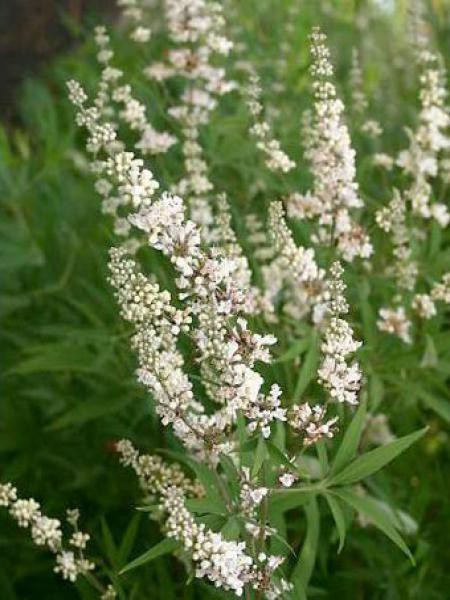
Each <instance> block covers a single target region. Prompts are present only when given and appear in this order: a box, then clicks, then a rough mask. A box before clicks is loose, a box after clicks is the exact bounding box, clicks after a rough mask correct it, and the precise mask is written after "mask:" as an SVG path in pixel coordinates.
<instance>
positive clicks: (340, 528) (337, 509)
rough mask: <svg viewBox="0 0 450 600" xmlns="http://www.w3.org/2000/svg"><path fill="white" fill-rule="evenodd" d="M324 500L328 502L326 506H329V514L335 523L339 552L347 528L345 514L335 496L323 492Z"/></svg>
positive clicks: (342, 545)
mask: <svg viewBox="0 0 450 600" xmlns="http://www.w3.org/2000/svg"><path fill="white" fill-rule="evenodd" d="M324 496H325V499H326V501H327V502H328V506H329V507H330V511H331V514H332V515H333V519H334V522H335V524H336V529H337V532H338V535H339V547H338V554H339V553H340V552H341V550H342V548H343V547H344V544H345V534H346V530H347V526H346V524H345V516H344V511H343V510H342V507H341V505H340V502H339V500H338V499H337V498H334V497H333V496H332V495H331V494H328V493H325V494H324Z"/></svg>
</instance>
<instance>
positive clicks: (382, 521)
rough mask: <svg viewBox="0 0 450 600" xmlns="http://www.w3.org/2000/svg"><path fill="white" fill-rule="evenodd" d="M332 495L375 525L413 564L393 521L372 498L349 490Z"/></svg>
mask: <svg viewBox="0 0 450 600" xmlns="http://www.w3.org/2000/svg"><path fill="white" fill-rule="evenodd" d="M333 494H335V495H336V496H337V497H338V498H340V499H341V500H343V501H344V502H346V503H347V504H349V505H350V506H351V507H352V508H354V509H355V510H356V511H358V512H360V513H361V514H363V515H364V516H366V517H367V518H368V519H369V520H370V521H371V522H372V523H373V525H375V527H377V528H378V529H380V531H382V532H383V533H384V534H385V535H386V536H387V537H388V538H389V539H390V540H392V541H393V542H394V544H396V545H397V546H398V547H399V548H400V550H402V552H404V553H405V554H406V556H407V557H408V558H409V559H410V560H411V562H412V563H413V564H414V557H413V555H412V554H411V552H410V550H409V548H408V546H407V545H406V544H405V542H404V540H403V538H402V537H401V535H400V534H399V533H398V531H397V530H396V529H395V526H396V523H395V521H393V520H392V518H391V517H390V515H389V513H387V512H385V511H384V510H382V509H381V508H380V506H379V505H378V504H377V502H376V501H375V500H374V498H372V497H371V496H369V495H359V494H356V493H355V492H354V491H353V490H352V489H350V488H343V489H338V490H333Z"/></svg>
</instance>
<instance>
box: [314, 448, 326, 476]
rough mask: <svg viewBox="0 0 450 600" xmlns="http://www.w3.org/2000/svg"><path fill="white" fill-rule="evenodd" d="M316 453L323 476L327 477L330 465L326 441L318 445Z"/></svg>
mask: <svg viewBox="0 0 450 600" xmlns="http://www.w3.org/2000/svg"><path fill="white" fill-rule="evenodd" d="M316 452H317V457H318V459H319V464H320V471H321V476H322V477H325V475H326V474H327V473H328V469H329V464H328V452H327V446H326V443H325V440H320V441H319V442H317V444H316Z"/></svg>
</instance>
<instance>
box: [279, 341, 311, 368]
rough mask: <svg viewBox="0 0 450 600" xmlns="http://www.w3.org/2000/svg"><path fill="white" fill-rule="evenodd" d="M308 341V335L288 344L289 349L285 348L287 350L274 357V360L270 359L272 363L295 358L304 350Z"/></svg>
mask: <svg viewBox="0 0 450 600" xmlns="http://www.w3.org/2000/svg"><path fill="white" fill-rule="evenodd" d="M310 343H311V341H310V338H308V337H304V338H303V339H301V340H297V341H295V342H294V343H293V344H292V345H291V346H290V348H289V350H287V352H284V354H282V355H281V356H279V357H278V358H276V359H275V360H274V361H272V364H276V363H284V362H287V361H289V360H293V359H294V358H297V356H299V355H300V354H302V352H304V351H305V350H306V349H307V348H308V346H309V344H310Z"/></svg>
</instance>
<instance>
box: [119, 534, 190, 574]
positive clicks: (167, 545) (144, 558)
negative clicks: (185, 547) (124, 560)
mask: <svg viewBox="0 0 450 600" xmlns="http://www.w3.org/2000/svg"><path fill="white" fill-rule="evenodd" d="M179 545H180V542H177V541H176V540H174V539H172V538H166V539H165V540H162V541H161V542H159V544H156V546H153V548H150V550H147V552H144V554H141V555H140V556H138V558H135V559H134V560H132V561H131V562H130V563H128V564H127V566H126V567H124V568H123V569H122V570H121V571H120V574H122V573H127V572H128V571H131V570H132V569H136V568H137V567H140V566H142V565H145V564H146V563H149V562H151V561H152V560H155V558H158V557H160V556H163V555H164V554H170V553H171V552H173V551H174V550H175V549H176V548H178V547H179Z"/></svg>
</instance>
